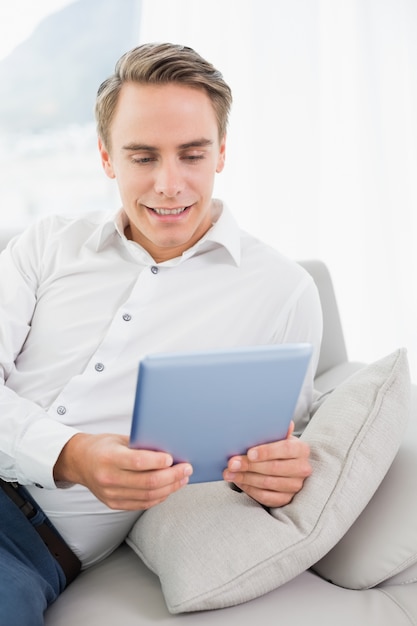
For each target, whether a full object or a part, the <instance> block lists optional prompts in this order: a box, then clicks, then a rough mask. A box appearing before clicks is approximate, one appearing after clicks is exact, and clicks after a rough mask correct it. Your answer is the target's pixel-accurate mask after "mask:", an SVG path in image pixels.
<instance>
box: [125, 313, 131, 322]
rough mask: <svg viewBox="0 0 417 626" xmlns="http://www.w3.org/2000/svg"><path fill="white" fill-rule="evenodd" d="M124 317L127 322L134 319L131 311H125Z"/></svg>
mask: <svg viewBox="0 0 417 626" xmlns="http://www.w3.org/2000/svg"><path fill="white" fill-rule="evenodd" d="M123 319H124V321H125V322H130V320H131V319H132V316H131V315H129V313H125V314H124V315H123Z"/></svg>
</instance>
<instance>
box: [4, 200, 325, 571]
mask: <svg viewBox="0 0 417 626" xmlns="http://www.w3.org/2000/svg"><path fill="white" fill-rule="evenodd" d="M217 202H218V201H217ZM217 206H218V207H219V208H220V210H219V213H221V214H220V217H219V218H218V219H217V221H216V222H215V223H214V224H213V226H212V228H211V229H210V230H209V231H208V233H206V235H205V236H204V237H203V238H202V239H201V240H200V241H199V242H198V243H197V244H196V245H194V246H193V247H192V248H190V249H189V250H187V251H186V252H184V253H183V255H182V256H181V257H178V258H175V259H171V260H169V261H166V262H164V263H160V264H157V263H155V261H154V260H153V259H152V258H151V256H150V255H149V254H148V253H147V252H146V251H145V250H144V249H143V248H142V247H140V246H139V245H138V244H136V243H134V242H133V241H129V240H128V239H126V237H125V236H124V228H125V226H126V224H127V222H126V216H125V214H124V212H123V211H120V212H119V213H118V215H117V216H116V218H115V217H114V216H109V215H108V214H107V213H106V214H104V213H99V214H92V215H87V216H86V217H82V218H76V219H74V218H71V219H68V218H64V217H58V216H51V217H47V218H44V219H42V220H40V221H39V222H37V223H35V224H34V225H32V226H31V227H30V228H29V229H28V230H27V231H26V232H25V233H23V234H22V235H21V236H20V237H18V238H16V239H14V240H13V241H12V242H11V243H10V244H9V246H8V248H7V249H6V250H5V251H4V252H3V253H2V255H1V256H0V383H1V384H0V432H1V437H0V475H1V476H2V477H3V478H4V479H5V480H16V481H19V482H20V483H22V484H25V485H27V486H28V488H29V490H30V492H31V493H32V495H33V496H34V498H35V499H36V500H37V502H38V503H39V505H40V506H41V507H42V508H43V509H44V511H45V512H46V513H47V515H48V516H49V518H50V519H51V521H52V522H53V523H54V524H55V526H56V527H57V528H58V530H59V531H60V532H61V534H62V535H63V536H64V538H65V539H66V540H67V542H68V543H69V545H70V546H71V547H72V548H73V550H74V551H75V552H76V553H77V554H78V555H79V557H80V558H81V560H82V562H83V565H84V566H88V565H90V564H91V563H93V562H95V561H97V560H98V559H101V558H103V557H105V556H107V555H108V554H109V553H110V552H111V551H112V550H113V549H114V548H115V547H117V545H118V544H119V543H120V542H121V541H123V539H124V537H125V536H126V534H127V532H128V531H129V529H130V527H131V525H132V524H133V522H134V521H135V519H136V518H137V517H138V515H139V513H138V512H133V513H132V512H126V511H113V510H110V509H108V508H107V507H106V506H105V505H104V504H103V503H101V502H99V501H98V500H97V499H96V498H95V497H94V496H93V495H92V494H91V492H90V491H89V490H87V489H86V488H84V487H82V486H80V485H74V486H72V487H70V488H67V489H65V488H62V489H57V486H56V484H55V482H54V479H53V467H54V464H55V462H56V460H57V458H58V456H59V454H60V452H61V450H62V448H63V446H64V445H65V444H66V442H67V441H68V440H69V439H70V438H71V437H72V436H73V435H74V434H75V433H77V432H79V431H83V432H88V433H102V432H110V433H122V434H125V435H126V434H129V432H130V421H131V415H132V408H133V401H134V393H135V387H136V377H137V368H138V363H139V360H140V359H141V358H142V357H143V355H145V354H147V353H152V352H169V351H178V350H181V351H183V350H198V349H207V348H219V347H227V346H244V345H247V346H249V345H255V344H260V345H265V344H272V343H290V342H299V341H300V342H309V343H312V344H313V346H314V357H313V360H312V363H311V365H310V370H309V373H308V376H307V378H306V382H305V385H304V389H303V392H302V395H301V397H300V401H299V403H298V406H297V411H296V423H298V425H299V426H300V425H302V423H303V420H304V421H305V418H306V415H307V414H308V409H309V406H310V402H311V393H312V385H313V375H314V371H315V368H316V364H317V360H318V353H319V346H320V341H321V332H322V320H321V309H320V303H319V297H318V294H317V290H316V287H315V285H314V283H313V281H312V279H311V277H310V276H309V275H308V274H307V273H306V272H305V271H304V270H303V269H302V268H301V267H300V266H298V265H297V264H296V263H294V262H293V261H290V260H288V259H286V258H285V257H283V256H282V255H280V254H279V253H278V252H277V251H275V250H273V249H272V248H270V247H268V246H266V245H265V244H263V243H261V242H259V241H258V240H257V239H255V238H254V237H252V236H250V235H248V234H247V233H245V232H243V231H241V230H240V229H239V228H238V226H237V224H236V223H235V221H234V219H233V217H232V215H231V214H230V212H229V211H228V210H227V208H225V207H222V205H221V204H220V203H218V204H217ZM178 392H179V393H181V389H179V390H178ZM208 392H209V390H208Z"/></svg>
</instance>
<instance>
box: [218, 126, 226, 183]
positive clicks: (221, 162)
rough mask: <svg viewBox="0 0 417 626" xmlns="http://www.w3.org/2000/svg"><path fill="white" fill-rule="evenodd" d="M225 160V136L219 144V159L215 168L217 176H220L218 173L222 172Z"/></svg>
mask: <svg viewBox="0 0 417 626" xmlns="http://www.w3.org/2000/svg"><path fill="white" fill-rule="evenodd" d="M225 160H226V135H224V137H223V139H222V140H221V142H220V151H219V158H218V160H217V167H216V172H217V174H220V172H221V171H222V170H223V168H224V163H225Z"/></svg>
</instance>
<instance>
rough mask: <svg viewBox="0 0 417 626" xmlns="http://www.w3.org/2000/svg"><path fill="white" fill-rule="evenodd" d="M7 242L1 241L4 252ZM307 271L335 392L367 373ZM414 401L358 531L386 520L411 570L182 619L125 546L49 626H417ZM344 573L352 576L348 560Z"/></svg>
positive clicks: (328, 293)
mask: <svg viewBox="0 0 417 626" xmlns="http://www.w3.org/2000/svg"><path fill="white" fill-rule="evenodd" d="M6 239H7V237H6V236H4V237H3V241H2V240H1V237H0V249H1V247H2V246H3V245H4V243H5V240H6ZM303 265H304V266H305V267H306V269H307V270H308V271H309V272H310V273H311V274H312V276H313V278H314V280H315V281H316V284H317V285H318V288H319V291H320V296H321V300H322V306H323V313H324V338H323V345H322V350H321V357H320V363H319V368H318V372H317V378H316V388H317V389H318V390H320V391H323V392H326V391H329V390H331V389H333V388H334V387H336V386H338V385H340V383H342V381H344V380H345V379H346V378H348V377H349V376H350V375H351V374H353V373H354V372H356V371H357V370H359V369H361V368H363V367H364V366H363V364H360V363H353V362H350V361H348V358H347V353H346V347H345V342H344V337H343V332H342V327H341V322H340V318H339V314H338V309H337V303H336V299H335V294H334V291H333V286H332V282H331V278H330V275H329V273H328V271H327V269H326V267H325V266H324V264H323V263H321V262H319V261H311V262H306V263H303ZM411 395H412V398H411V417H410V420H409V422H408V425H407V427H406V431H405V434H404V437H403V441H402V444H401V447H400V450H399V452H398V454H397V456H396V458H395V460H394V462H393V464H392V466H391V468H390V469H389V471H388V474H387V475H386V476H385V478H384V480H383V481H382V483H381V485H380V487H379V488H378V490H377V491H376V493H375V495H374V497H373V498H372V500H371V501H370V503H369V504H368V506H367V507H366V508H365V510H364V512H363V513H362V514H361V515H360V517H359V518H358V520H357V521H356V522H355V524H354V526H353V527H352V532H351V536H353V537H354V538H355V537H357V538H358V541H361V542H363V541H365V543H366V542H367V539H368V538H369V541H370V543H372V542H371V539H372V541H373V542H374V543H375V542H376V541H377V538H378V529H379V528H380V527H381V525H382V523H384V524H385V526H386V525H387V524H389V533H390V538H391V539H390V541H391V543H392V550H394V552H395V553H396V554H397V556H398V559H397V560H398V562H400V563H402V566H401V567H399V568H397V570H396V573H395V575H393V576H390V577H389V578H388V579H386V580H384V581H383V582H381V583H380V584H378V585H377V586H375V587H373V588H369V589H355V590H353V589H346V588H343V587H341V586H338V585H336V584H332V583H331V582H328V581H327V580H325V579H324V578H323V577H321V576H319V575H318V574H317V573H315V572H314V571H312V570H311V569H309V570H307V571H304V572H303V573H301V574H300V575H298V576H296V577H295V578H293V579H292V580H289V581H288V582H286V583H285V584H283V585H282V586H280V587H279V588H277V589H274V590H273V591H271V592H269V593H267V594H265V595H263V596H261V597H258V598H256V599H253V600H251V601H248V602H245V603H243V604H240V605H238V606H233V607H230V608H224V609H218V610H214V611H202V612H191V613H183V614H180V615H175V616H174V615H171V614H170V613H169V611H168V609H167V606H166V603H165V600H164V596H163V593H162V590H161V585H160V581H159V579H158V577H157V576H156V575H155V574H153V573H152V572H151V571H150V570H149V569H148V568H147V567H146V566H145V565H144V564H143V563H142V562H141V560H140V559H139V558H138V557H137V556H136V554H135V553H134V552H133V551H132V550H131V549H130V547H128V546H127V545H122V546H120V547H119V548H118V549H117V550H116V551H115V552H114V553H113V554H112V555H111V556H110V557H108V558H107V559H106V560H105V561H103V562H101V563H99V564H98V565H96V566H94V567H92V568H91V569H89V570H87V571H84V572H82V573H81V575H80V576H79V577H78V578H77V579H76V580H75V582H74V583H72V585H70V587H69V588H68V589H67V590H66V591H65V592H64V593H63V594H62V595H61V596H60V598H58V600H57V601H56V602H55V604H54V605H53V606H51V607H50V608H49V609H48V611H47V613H46V616H45V624H46V625H47V626H80V625H81V624H101V625H103V626H106V625H108V626H110V625H111V626H114V625H115V624H120V625H123V626H133V625H134V626H151V625H153V624H155V625H156V624H158V626H163V625H165V624H166V625H168V624H175V625H176V626H182V625H184V626H185V625H194V624H195V625H198V626H204V625H206V624H207V625H208V624H213V625H214V624H216V625H218V624H229V625H234V624H236V626H245V625H248V626H249V624H250V625H251V626H252V625H253V624H254V623H265V624H267V623H271V624H275V623H276V624H291V625H292V626H304V625H305V624H306V623H308V624H309V625H310V626H335V624H337V626H352V625H355V626H411V625H414V626H417V508H416V504H415V493H416V491H417V388H415V387H412V393H411ZM414 520H416V523H415V524H414ZM385 532H386V529H385ZM355 533H356V535H355ZM410 533H411V535H410ZM375 537H376V539H375ZM410 537H411V538H410ZM410 542H411V548H410ZM376 545H377V543H376ZM374 548H375V547H374ZM336 554H337V553H336ZM341 554H342V555H343V551H342V552H341ZM338 566H339V567H340V568H341V570H343V567H344V562H343V557H341V562H340V563H339V564H338ZM349 567H352V564H351V563H350V565H349ZM359 567H360V565H358V568H359ZM358 573H359V572H358Z"/></svg>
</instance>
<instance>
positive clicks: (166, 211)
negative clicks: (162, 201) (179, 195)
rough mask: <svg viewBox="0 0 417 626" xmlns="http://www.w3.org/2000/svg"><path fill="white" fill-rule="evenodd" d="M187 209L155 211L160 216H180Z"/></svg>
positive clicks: (184, 207)
mask: <svg viewBox="0 0 417 626" xmlns="http://www.w3.org/2000/svg"><path fill="white" fill-rule="evenodd" d="M186 208H187V207H186V206H183V207H181V208H179V209H153V210H154V211H155V213H157V214H158V215H179V214H180V213H182V212H183V211H185V209H186Z"/></svg>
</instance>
